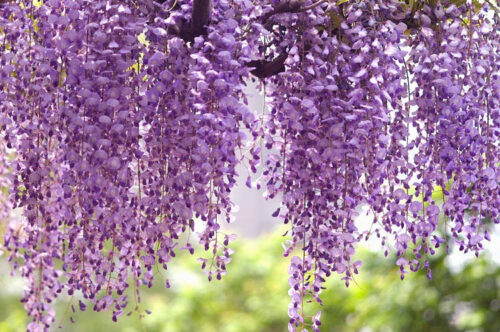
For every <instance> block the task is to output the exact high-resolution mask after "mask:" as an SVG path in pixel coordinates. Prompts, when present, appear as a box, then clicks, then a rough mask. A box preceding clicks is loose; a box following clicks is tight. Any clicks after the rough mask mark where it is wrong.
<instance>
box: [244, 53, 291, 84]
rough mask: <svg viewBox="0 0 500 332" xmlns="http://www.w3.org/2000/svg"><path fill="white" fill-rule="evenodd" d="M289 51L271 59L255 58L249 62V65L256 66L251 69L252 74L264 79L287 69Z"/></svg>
mask: <svg viewBox="0 0 500 332" xmlns="http://www.w3.org/2000/svg"><path fill="white" fill-rule="evenodd" d="M287 57H288V54H287V53H281V54H280V55H279V56H278V57H277V58H275V59H274V60H271V61H267V60H255V61H250V62H249V63H247V67H252V68H254V69H253V70H251V71H250V73H252V75H254V76H256V77H258V78H260V79H264V78H266V77H271V76H273V75H276V74H278V73H281V72H284V71H285V60H286V58H287Z"/></svg>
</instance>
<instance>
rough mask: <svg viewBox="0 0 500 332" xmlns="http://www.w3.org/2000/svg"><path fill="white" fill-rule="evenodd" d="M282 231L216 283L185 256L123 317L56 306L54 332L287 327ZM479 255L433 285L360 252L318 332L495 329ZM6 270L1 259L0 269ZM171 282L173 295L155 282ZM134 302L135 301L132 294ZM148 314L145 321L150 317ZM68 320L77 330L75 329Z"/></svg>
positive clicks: (6, 315) (12, 305)
mask: <svg viewBox="0 0 500 332" xmlns="http://www.w3.org/2000/svg"><path fill="white" fill-rule="evenodd" d="M282 240H283V239H282V237H281V234H280V232H279V231H276V232H273V233H271V234H265V235H261V236H259V237H257V238H243V239H239V240H237V241H235V243H234V245H233V248H234V249H235V251H236V252H235V253H234V257H233V262H231V264H230V265H229V266H228V275H227V276H225V277H224V278H223V279H222V280H221V281H212V282H210V283H209V282H208V280H207V278H206V275H205V274H203V272H202V271H201V270H200V264H199V262H197V261H196V257H194V256H191V255H189V254H181V255H180V256H179V257H178V259H176V260H175V262H173V263H172V264H171V267H170V268H169V270H168V271H167V272H158V274H157V277H158V282H157V283H156V285H155V286H154V287H153V288H151V289H147V288H145V289H143V291H142V301H141V303H140V304H139V311H137V312H136V311H134V310H133V309H134V303H133V300H132V301H131V302H132V303H131V305H130V309H131V310H132V314H131V315H130V316H126V313H127V312H126V313H125V314H124V315H123V316H121V317H120V318H119V320H118V323H114V322H112V321H111V314H110V313H109V312H108V313H96V312H93V311H92V309H91V308H87V310H86V311H85V312H80V311H79V310H78V309H76V312H75V313H73V311H72V309H71V305H73V306H74V307H76V308H78V299H77V297H75V298H69V297H63V298H62V299H61V301H59V303H57V312H58V314H57V321H56V324H55V326H54V328H53V330H54V331H74V332H77V331H78V332H88V331H95V332H98V331H106V332H110V331H123V332H133V331H138V332H141V331H150V332H160V331H162V332H188V331H189V332H191V331H201V332H274V331H286V326H287V323H288V317H287V306H288V301H289V298H288V295H287V292H288V284H287V279H288V275H287V265H288V260H287V259H284V258H283V257H282V252H283V249H282V247H281V242H282ZM490 255H492V253H491V252H489V253H485V255H484V256H481V257H480V258H478V259H475V260H474V261H472V262H465V263H463V264H462V266H461V267H459V268H457V267H456V266H455V267H450V264H448V263H447V260H448V258H446V256H445V255H442V254H437V255H436V256H434V257H433V259H432V261H431V266H432V269H433V279H432V280H428V279H427V277H426V275H425V271H422V272H418V273H412V274H409V275H407V277H406V279H405V280H404V281H401V280H400V279H399V274H398V273H397V266H396V265H395V259H394V258H391V257H389V258H385V257H382V256H380V255H379V254H378V253H376V252H373V251H371V250H369V249H367V248H360V249H358V253H357V258H358V259H362V260H363V266H362V268H361V269H360V274H359V275H357V277H356V278H355V281H356V282H355V283H353V284H352V285H351V286H350V287H349V288H346V287H345V286H344V284H343V283H342V282H341V281H340V280H338V278H336V277H335V276H332V277H331V278H330V279H329V280H328V282H327V283H326V287H327V289H326V290H325V291H324V292H323V300H324V305H323V306H322V307H320V306H319V305H317V304H315V303H311V304H309V305H308V307H309V309H310V311H311V314H313V313H314V312H315V311H316V310H318V309H320V310H322V331H336V332H341V331H361V332H369V331H395V332H399V331H404V332H410V331H415V332H417V331H435V332H445V331H485V332H486V331H492V332H493V331H495V332H498V331H500V267H499V265H498V264H497V263H496V262H495V261H494V260H493V259H492V257H490ZM1 264H2V265H1V268H2V271H6V269H7V266H6V264H5V261H2V263H1ZM1 276H2V277H1V280H0V331H1V332H11V331H12V332H14V331H23V330H24V328H25V326H26V325H25V324H26V323H27V317H26V314H25V312H24V309H23V306H22V304H21V303H20V302H19V299H20V297H21V293H22V287H23V285H22V281H20V280H19V279H16V278H11V277H8V276H7V275H6V273H2V274H1ZM165 277H169V278H170V282H171V284H172V288H171V289H168V290H167V289H165V288H164V287H163V282H162V280H161V279H164V278H165ZM130 296H131V298H133V296H132V295H130ZM149 311H151V313H150V314H148V312H149ZM71 319H73V320H74V321H75V322H74V323H72V322H71Z"/></svg>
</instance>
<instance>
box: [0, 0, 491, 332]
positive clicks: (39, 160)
mask: <svg viewBox="0 0 500 332" xmlns="http://www.w3.org/2000/svg"><path fill="white" fill-rule="evenodd" d="M412 3H413V2H412ZM495 10H497V9H495V8H491V7H490V6H489V5H488V3H485V4H481V3H472V2H470V1H469V2H466V3H465V4H462V5H460V6H458V5H457V4H454V3H453V2H451V1H429V2H422V3H417V4H414V5H413V7H410V6H409V5H407V4H406V3H405V2H403V1H399V0H390V1H376V0H370V1H323V0H317V1H316V2H313V1H310V0H308V1H272V2H271V3H267V2H265V1H262V2H255V1H254V2H251V1H248V0H232V1H229V0H217V1H209V0H192V1H190V0H189V1H172V2H168V1H166V2H162V1H160V2H153V1H151V0H139V1H132V0H130V1H117V0H116V1H115V0H108V1H89V0H46V1H30V0H26V1H0V63H1V66H0V77H1V79H0V126H1V129H2V135H1V137H0V143H1V144H2V146H1V147H0V175H3V176H2V180H1V181H3V182H2V183H0V187H2V188H3V187H8V188H10V204H12V205H13V207H14V208H21V209H22V211H23V220H22V221H20V222H11V223H10V224H9V226H8V227H7V229H6V233H5V239H4V245H5V247H6V249H7V250H8V252H9V253H10V256H9V260H10V261H11V263H12V265H13V267H14V268H15V269H17V270H18V271H19V273H20V274H21V275H22V276H23V277H24V278H25V279H26V281H27V288H26V290H25V294H24V298H23V302H24V303H25V307H26V309H27V311H28V314H29V315H30V316H31V317H32V318H33V322H32V323H31V324H30V325H29V326H28V330H30V331H38V330H48V329H49V327H50V326H51V324H52V323H53V322H54V314H55V313H54V310H53V308H52V307H51V303H52V302H53V301H54V300H56V298H57V297H58V296H59V294H60V293H64V294H69V295H70V296H72V295H73V294H77V295H78V296H80V295H81V296H82V297H83V300H84V302H82V301H80V302H79V304H80V309H81V310H85V309H86V306H87V305H88V304H92V306H93V309H94V310H96V311H101V310H108V309H110V310H112V312H113V320H116V319H117V317H118V316H120V315H121V314H123V312H124V310H126V309H125V308H126V307H127V305H128V302H129V299H128V297H127V295H126V290H127V289H129V288H130V287H132V288H133V292H134V295H135V296H134V299H133V301H135V303H134V304H135V306H136V308H138V303H139V302H140V296H139V295H140V294H139V287H140V286H141V285H146V286H148V287H151V286H152V284H153V281H154V277H155V275H156V274H157V273H159V271H160V268H162V269H166V268H167V266H168V263H169V262H170V260H171V259H172V258H173V257H175V255H176V252H177V251H178V250H187V251H188V252H190V253H191V254H193V253H194V250H195V248H196V247H198V246H199V247H201V249H202V251H203V249H204V250H205V251H206V252H207V254H201V256H202V257H199V260H200V263H201V265H202V268H203V269H204V270H205V272H206V273H207V275H208V279H209V280H212V279H213V278H215V279H220V278H221V277H222V276H223V275H224V274H225V273H226V265H227V264H228V263H229V262H230V260H231V257H230V256H231V253H232V250H231V249H230V248H229V247H228V244H229V242H230V241H231V240H233V239H234V235H231V234H224V233H223V232H222V231H221V225H222V224H223V223H226V222H230V221H231V211H232V209H233V203H232V201H231V197H230V194H231V190H232V188H233V187H234V186H235V184H236V179H237V176H238V174H237V172H236V167H237V166H238V165H239V164H241V163H243V164H244V165H246V166H247V167H248V168H249V169H250V170H251V171H253V172H254V173H255V172H257V167H258V166H259V164H260V163H261V162H262V164H263V178H262V179H261V181H264V182H265V184H266V185H265V187H266V189H267V191H266V195H267V196H268V197H269V198H275V197H281V199H282V207H281V208H280V209H279V210H278V211H276V212H275V213H274V214H273V216H274V217H280V218H282V219H283V221H284V223H285V224H287V225H289V226H290V240H289V241H287V242H286V245H285V256H292V257H291V262H290V267H289V273H290V279H289V284H290V296H291V303H290V307H289V312H288V313H289V316H290V324H289V330H290V331H296V330H300V331H303V330H308V329H312V330H315V331H318V330H319V326H320V324H321V323H320V314H321V313H320V312H318V313H317V314H315V315H314V316H312V319H311V318H309V319H308V317H311V315H308V314H307V313H306V310H305V305H304V304H305V303H306V302H308V301H310V300H311V299H314V300H316V301H317V302H320V303H321V299H320V293H321V291H322V289H323V282H324V281H325V279H326V278H327V277H329V276H330V275H331V274H332V273H337V274H340V275H341V277H342V279H343V280H345V283H346V285H349V283H350V282H351V281H352V278H353V275H354V274H356V273H358V268H359V266H360V264H361V262H357V261H353V259H352V256H353V254H354V248H355V245H356V244H357V243H358V242H361V241H363V240H367V239H368V238H370V236H372V235H375V236H377V237H378V238H380V240H381V242H382V245H383V247H384V248H385V250H386V254H387V252H388V251H389V250H391V248H394V250H395V252H396V254H397V256H398V260H397V265H398V266H399V267H400V273H401V278H402V279H403V278H404V275H405V274H406V273H407V271H408V269H410V270H412V271H416V270H419V269H420V268H425V269H427V272H428V276H429V277H430V270H429V265H428V261H427V260H426V256H427V255H428V254H433V253H434V250H435V248H437V247H439V246H441V245H444V246H446V247H447V248H448V245H449V243H451V242H454V243H456V244H457V245H458V246H459V248H460V250H463V251H464V252H468V251H473V252H475V253H476V254H478V252H479V251H480V250H481V248H482V241H483V240H484V239H486V240H489V235H488V231H487V223H489V222H491V221H493V222H495V223H498V222H499V221H500V217H499V212H500V211H499V210H500V190H499V187H498V186H499V183H500V100H499V99H500V96H499V94H500V78H499V72H500V58H499V49H498V47H499V45H500V40H499V35H500V34H499V21H498V20H499V17H498V14H497V13H495ZM252 76H254V77H257V78H259V79H261V80H263V81H264V82H265V84H266V91H267V93H268V96H269V97H270V105H268V106H269V113H268V114H265V113H264V114H260V113H261V112H260V111H258V110H250V109H249V108H248V107H247V106H246V95H245V86H246V82H247V80H248V79H249V78H250V77H252ZM260 146H262V147H264V146H265V148H267V149H269V150H270V153H269V156H268V157H266V159H265V160H262V161H261V160H260V158H261V151H260ZM11 156H14V158H13V160H10V159H12V157H11ZM4 182H5V183H4ZM436 192H440V193H441V194H440V196H439V197H442V198H440V200H442V202H441V201H436V199H435V197H436V195H435V193H436ZM0 204H2V205H0V208H1V211H0V219H4V218H3V214H6V213H7V211H9V210H8V204H9V203H7V202H4V201H3V200H1V199H0ZM3 205H5V208H4V207H3ZM361 206H366V207H367V210H368V211H369V213H370V214H371V216H372V217H373V224H372V225H368V227H366V225H360V224H359V221H358V220H357V218H356V217H357V216H358V215H359V213H360V211H361V210H360V207H361ZM441 220H444V222H440V221H441ZM438 230H439V231H441V232H440V233H441V234H444V238H442V237H440V236H439V235H438V232H437V231H438ZM165 283H166V286H167V287H169V282H168V280H165Z"/></svg>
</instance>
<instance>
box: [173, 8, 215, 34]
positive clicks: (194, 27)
mask: <svg viewBox="0 0 500 332" xmlns="http://www.w3.org/2000/svg"><path fill="white" fill-rule="evenodd" d="M211 12H212V1H211V0H194V2H193V11H192V14H191V21H190V22H185V23H184V24H183V25H182V26H181V33H180V35H181V38H182V39H184V40H185V41H193V40H194V39H195V38H196V37H198V36H201V35H203V34H205V33H206V32H207V28H206V27H207V25H208V24H209V23H210V13H211Z"/></svg>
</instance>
